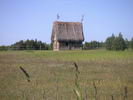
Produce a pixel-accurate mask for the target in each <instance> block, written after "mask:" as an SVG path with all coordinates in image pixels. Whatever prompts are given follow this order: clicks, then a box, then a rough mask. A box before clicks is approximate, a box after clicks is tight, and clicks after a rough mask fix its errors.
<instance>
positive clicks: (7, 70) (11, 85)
mask: <svg viewBox="0 0 133 100" xmlns="http://www.w3.org/2000/svg"><path fill="white" fill-rule="evenodd" d="M74 62H76V63H77V65H78V66H79V71H80V73H79V85H80V91H81V93H82V95H83V97H84V99H85V100H86V99H87V100H95V95H96V99H97V100H124V96H126V95H127V98H126V100H133V51H131V50H127V51H119V52H117V51H106V50H89V51H60V52H53V51H1V52H0V100H77V97H76V94H75V93H74V91H73V89H74V88H75V67H74ZM20 66H22V67H23V68H24V69H25V70H26V71H27V72H28V73H29V75H30V82H28V81H27V78H26V76H25V75H24V73H23V72H22V71H21V70H20V68H19V67H20ZM94 83H95V86H96V89H95V87H94V85H93V84H94ZM125 88H126V89H125ZM96 92H97V93H96Z"/></svg>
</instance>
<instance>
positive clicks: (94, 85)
mask: <svg viewBox="0 0 133 100" xmlns="http://www.w3.org/2000/svg"><path fill="white" fill-rule="evenodd" d="M93 87H94V98H95V100H97V87H96V84H95V82H94V81H93Z"/></svg>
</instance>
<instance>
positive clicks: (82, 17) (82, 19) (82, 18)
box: [81, 15, 84, 23]
mask: <svg viewBox="0 0 133 100" xmlns="http://www.w3.org/2000/svg"><path fill="white" fill-rule="evenodd" d="M83 21H84V15H82V16H81V23H82V22H83Z"/></svg>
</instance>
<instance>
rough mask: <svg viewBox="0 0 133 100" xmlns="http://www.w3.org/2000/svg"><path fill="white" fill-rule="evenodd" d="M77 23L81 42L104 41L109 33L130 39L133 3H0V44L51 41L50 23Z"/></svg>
mask: <svg viewBox="0 0 133 100" xmlns="http://www.w3.org/2000/svg"><path fill="white" fill-rule="evenodd" d="M57 14H59V16H60V19H59V21H65V22H80V21H81V16H82V15H84V20H83V29H84V37H85V41H88V42H89V41H92V40H97V41H105V40H106V38H107V37H108V36H111V35H112V33H114V34H115V35H118V34H119V32H122V34H123V37H124V38H127V39H128V40H130V39H131V38H132V37H133V0H0V45H11V44H13V43H15V42H17V41H19V40H27V39H37V40H41V41H42V42H46V43H50V42H51V32H52V25H53V22H54V21H56V20H57Z"/></svg>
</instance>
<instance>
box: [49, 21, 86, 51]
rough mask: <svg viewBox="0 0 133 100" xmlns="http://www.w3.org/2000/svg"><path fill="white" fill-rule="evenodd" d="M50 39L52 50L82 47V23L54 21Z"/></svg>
mask: <svg viewBox="0 0 133 100" xmlns="http://www.w3.org/2000/svg"><path fill="white" fill-rule="evenodd" d="M51 41H52V43H53V50H54V51H58V50H74V49H82V42H83V41H84V35H83V26H82V23H80V22H61V21H55V22H54V23H53V29H52V35H51Z"/></svg>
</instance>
